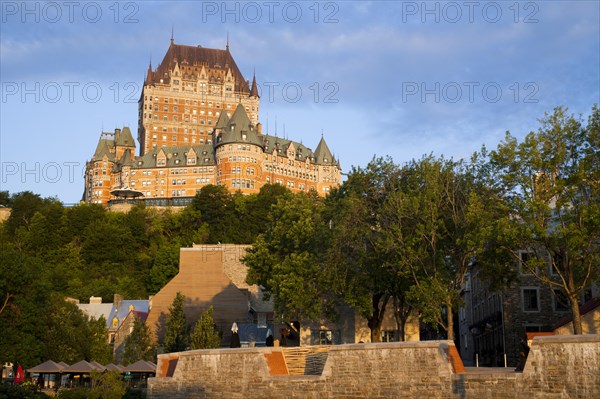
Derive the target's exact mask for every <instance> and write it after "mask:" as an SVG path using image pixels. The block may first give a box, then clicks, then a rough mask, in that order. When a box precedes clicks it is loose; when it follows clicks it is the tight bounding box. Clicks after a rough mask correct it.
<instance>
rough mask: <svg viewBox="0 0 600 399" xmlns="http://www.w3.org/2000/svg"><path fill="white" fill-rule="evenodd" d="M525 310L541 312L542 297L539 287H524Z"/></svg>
mask: <svg viewBox="0 0 600 399" xmlns="http://www.w3.org/2000/svg"><path fill="white" fill-rule="evenodd" d="M521 292H522V296H523V311H524V312H539V311H540V298H539V289H537V288H523V289H522V291H521Z"/></svg>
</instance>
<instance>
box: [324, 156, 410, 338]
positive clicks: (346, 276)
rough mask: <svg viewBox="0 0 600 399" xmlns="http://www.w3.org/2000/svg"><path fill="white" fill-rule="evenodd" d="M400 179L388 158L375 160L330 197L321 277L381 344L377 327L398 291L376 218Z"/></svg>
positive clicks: (358, 169) (350, 176)
mask: <svg viewBox="0 0 600 399" xmlns="http://www.w3.org/2000/svg"><path fill="white" fill-rule="evenodd" d="M398 177H399V168H398V167H397V166H396V165H395V164H394V163H393V161H392V160H391V159H390V158H387V159H383V158H374V159H373V160H372V161H371V162H370V163H369V164H368V165H367V167H366V168H364V169H363V168H354V169H353V170H352V171H351V172H350V174H349V175H348V179H347V180H346V181H345V182H344V183H343V184H342V186H341V187H340V189H339V191H337V192H334V193H332V195H331V196H330V198H329V202H330V203H331V206H330V207H329V208H330V211H329V226H330V228H331V229H332V236H333V238H332V243H331V246H330V248H329V249H328V253H327V267H326V269H325V272H326V273H327V274H328V281H330V283H331V287H332V289H333V291H334V292H335V293H336V294H337V295H338V296H340V297H341V298H343V300H344V302H346V303H347V304H349V305H350V306H352V307H353V308H354V309H356V310H357V311H358V312H359V314H360V315H361V316H363V317H364V318H365V319H366V320H367V324H368V326H369V329H370V330H371V341H372V342H379V341H381V325H382V323H383V319H384V315H385V311H386V308H387V305H388V303H389V301H390V299H391V298H392V295H393V294H394V290H393V289H394V287H395V286H396V277H397V276H396V275H394V274H392V273H391V270H390V268H389V267H388V264H387V263H388V262H387V256H388V254H387V251H386V250H385V248H384V247H383V246H382V240H383V239H384V238H385V236H384V235H383V231H382V228H381V224H380V222H379V220H378V218H379V212H380V211H381V209H382V207H383V205H384V204H385V201H386V199H387V197H388V196H389V195H390V193H391V192H393V191H394V187H395V185H396V183H397V179H398Z"/></svg>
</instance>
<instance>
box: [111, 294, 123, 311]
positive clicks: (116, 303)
mask: <svg viewBox="0 0 600 399" xmlns="http://www.w3.org/2000/svg"><path fill="white" fill-rule="evenodd" d="M121 302H123V296H122V295H119V294H115V296H114V299H113V306H114V307H115V308H117V309H119V308H120V307H121Z"/></svg>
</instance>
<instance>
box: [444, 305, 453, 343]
mask: <svg viewBox="0 0 600 399" xmlns="http://www.w3.org/2000/svg"><path fill="white" fill-rule="evenodd" d="M446 316H447V317H448V321H447V322H446V326H447V327H446V328H447V330H446V332H447V333H448V340H450V341H454V314H453V313H452V304H451V303H449V304H446Z"/></svg>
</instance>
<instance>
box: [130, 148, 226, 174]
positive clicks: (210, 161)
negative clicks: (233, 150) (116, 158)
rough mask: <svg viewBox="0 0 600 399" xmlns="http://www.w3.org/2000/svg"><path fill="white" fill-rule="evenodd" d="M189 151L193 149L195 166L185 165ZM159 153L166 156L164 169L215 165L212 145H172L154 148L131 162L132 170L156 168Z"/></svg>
mask: <svg viewBox="0 0 600 399" xmlns="http://www.w3.org/2000/svg"><path fill="white" fill-rule="evenodd" d="M190 149H193V150H194V152H195V153H196V165H188V164H187V159H186V154H187V153H188V151H189V150H190ZM161 151H162V152H164V153H165V155H166V159H167V162H166V165H165V166H166V167H179V166H182V167H183V166H192V167H197V166H212V165H216V163H215V156H214V151H213V146H212V144H198V145H191V146H190V145H173V146H169V147H160V148H154V149H153V150H152V151H150V152H147V153H145V154H144V155H142V156H140V157H137V158H136V159H135V161H134V162H133V165H132V167H133V168H134V169H148V168H154V167H156V158H157V156H158V154H159V153H160V152H161Z"/></svg>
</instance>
